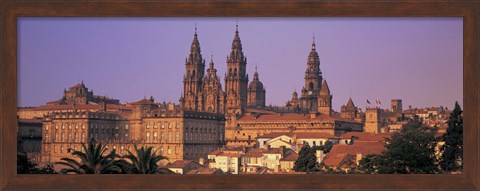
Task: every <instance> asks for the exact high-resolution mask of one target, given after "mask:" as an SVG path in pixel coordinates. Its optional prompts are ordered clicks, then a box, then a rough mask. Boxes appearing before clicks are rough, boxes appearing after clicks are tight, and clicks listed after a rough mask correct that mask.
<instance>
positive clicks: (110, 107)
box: [35, 104, 127, 110]
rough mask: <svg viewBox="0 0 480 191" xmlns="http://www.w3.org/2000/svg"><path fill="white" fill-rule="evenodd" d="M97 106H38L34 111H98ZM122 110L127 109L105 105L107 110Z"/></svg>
mask: <svg viewBox="0 0 480 191" xmlns="http://www.w3.org/2000/svg"><path fill="white" fill-rule="evenodd" d="M99 107H100V106H99V105H98V104H82V105H73V104H68V105H57V104H47V105H42V106H38V107H36V108H35V110H74V109H78V110H90V109H91V110H95V109H99ZM122 108H127V107H125V106H124V105H117V104H107V109H122Z"/></svg>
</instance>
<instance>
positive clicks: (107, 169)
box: [55, 139, 122, 174]
mask: <svg viewBox="0 0 480 191" xmlns="http://www.w3.org/2000/svg"><path fill="white" fill-rule="evenodd" d="M82 147H83V150H84V151H85V152H82V151H73V152H72V155H74V156H76V157H77V158H79V159H80V161H77V160H75V159H71V158H68V157H65V158H61V159H60V160H61V162H56V163H55V164H60V165H64V166H67V168H63V169H62V170H61V171H60V173H62V174H66V173H74V174H118V173H122V169H121V168H120V167H119V165H118V164H119V161H118V160H115V157H118V155H116V154H115V151H114V150H112V151H111V152H110V154H108V155H106V156H105V153H106V152H107V148H106V145H102V143H97V142H96V141H95V140H94V139H91V140H90V141H89V142H88V146H87V145H85V144H84V143H82Z"/></svg>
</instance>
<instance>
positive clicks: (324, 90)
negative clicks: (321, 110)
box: [320, 80, 330, 96]
mask: <svg viewBox="0 0 480 191" xmlns="http://www.w3.org/2000/svg"><path fill="white" fill-rule="evenodd" d="M320 95H324V96H327V95H330V88H328V84H327V80H323V83H322V89H321V90H320Z"/></svg>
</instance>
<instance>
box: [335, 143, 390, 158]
mask: <svg viewBox="0 0 480 191" xmlns="http://www.w3.org/2000/svg"><path fill="white" fill-rule="evenodd" d="M383 150H385V146H384V144H383V143H381V142H355V143H354V144H352V145H343V144H338V145H333V147H332V150H330V152H329V153H328V154H327V156H328V155H330V154H339V153H347V154H350V155H352V156H356V155H357V154H358V153H361V154H362V155H363V156H365V155H368V154H380V153H381V152H382V151H383Z"/></svg>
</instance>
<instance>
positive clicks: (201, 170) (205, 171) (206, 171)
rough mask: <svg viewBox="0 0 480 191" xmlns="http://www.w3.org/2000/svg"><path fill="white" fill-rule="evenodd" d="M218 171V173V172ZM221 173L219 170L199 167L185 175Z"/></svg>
mask: <svg viewBox="0 0 480 191" xmlns="http://www.w3.org/2000/svg"><path fill="white" fill-rule="evenodd" d="M219 171H220V172H219ZM216 173H223V172H222V171H221V170H220V169H209V168H206V167H200V168H198V169H193V170H190V171H188V172H187V174H216Z"/></svg>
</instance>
